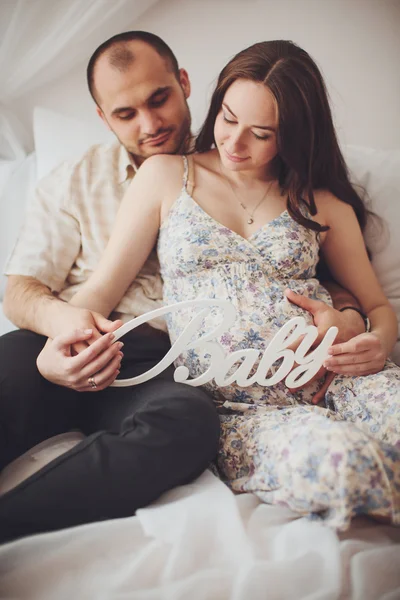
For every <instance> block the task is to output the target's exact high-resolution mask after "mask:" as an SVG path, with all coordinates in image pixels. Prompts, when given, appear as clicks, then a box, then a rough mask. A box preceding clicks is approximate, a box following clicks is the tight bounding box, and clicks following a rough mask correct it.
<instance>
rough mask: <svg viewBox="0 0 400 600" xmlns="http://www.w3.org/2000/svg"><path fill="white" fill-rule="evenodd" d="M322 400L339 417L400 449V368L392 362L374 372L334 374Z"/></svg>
mask: <svg viewBox="0 0 400 600" xmlns="http://www.w3.org/2000/svg"><path fill="white" fill-rule="evenodd" d="M325 400H326V403H327V406H329V407H330V408H332V410H334V411H335V413H336V415H337V416H338V417H339V418H340V419H341V420H344V421H351V422H352V423H355V424H356V425H357V426H358V427H361V428H362V429H363V430H364V431H366V432H367V433H368V434H370V435H372V436H373V437H374V438H376V439H377V440H380V441H382V442H385V443H387V444H391V445H393V446H398V447H399V448H400V367H397V366H396V365H395V364H394V363H392V362H391V361H388V362H387V363H386V366H385V369H384V370H383V371H380V372H379V373H376V374H374V375H367V376H363V377H349V376H344V375H336V377H335V379H334V380H333V382H332V383H331V385H330V386H329V390H328V391H327V393H326V395H325Z"/></svg>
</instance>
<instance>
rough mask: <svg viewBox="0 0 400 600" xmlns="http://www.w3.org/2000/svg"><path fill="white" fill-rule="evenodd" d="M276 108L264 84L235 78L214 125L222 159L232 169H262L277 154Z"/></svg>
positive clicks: (227, 167)
mask: <svg viewBox="0 0 400 600" xmlns="http://www.w3.org/2000/svg"><path fill="white" fill-rule="evenodd" d="M277 127H278V110H277V106H276V102H275V99H274V97H273V95H272V94H271V92H270V91H269V89H268V88H267V87H266V86H265V85H264V84H263V83H257V82H255V81H250V80H248V79H237V80H236V81H235V82H234V83H232V85H231V86H230V87H229V88H228V90H227V92H226V93H225V96H224V99H223V101H222V106H221V110H220V111H219V113H218V115H217V118H216V120H215V125H214V137H215V142H216V145H217V148H218V151H219V153H220V157H221V162H222V164H223V166H224V167H225V168H226V169H229V170H231V171H257V170H258V171H263V170H265V167H267V165H268V164H269V163H270V162H271V161H272V159H273V158H275V156H276V155H277V145H276V132H277Z"/></svg>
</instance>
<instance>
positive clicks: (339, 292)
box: [322, 281, 365, 341]
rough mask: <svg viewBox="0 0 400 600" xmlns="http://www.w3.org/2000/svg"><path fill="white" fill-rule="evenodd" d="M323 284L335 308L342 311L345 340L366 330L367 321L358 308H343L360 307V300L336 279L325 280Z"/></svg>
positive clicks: (342, 330) (342, 327)
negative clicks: (349, 308) (335, 280)
mask: <svg viewBox="0 0 400 600" xmlns="http://www.w3.org/2000/svg"><path fill="white" fill-rule="evenodd" d="M322 285H323V286H324V288H325V289H327V290H328V292H329V294H330V295H331V298H332V304H333V308H334V309H336V311H342V312H341V318H340V321H341V337H342V338H343V341H347V340H350V339H351V338H353V337H355V336H356V335H360V334H361V333H364V332H365V322H364V319H363V318H362V316H361V315H360V314H359V313H358V312H357V311H356V310H343V309H345V308H348V307H353V308H357V309H360V304H359V302H358V300H357V299H356V298H355V297H354V296H353V294H351V293H350V292H348V291H347V290H345V289H344V288H342V287H341V286H340V285H339V284H338V283H335V282H334V281H324V282H322Z"/></svg>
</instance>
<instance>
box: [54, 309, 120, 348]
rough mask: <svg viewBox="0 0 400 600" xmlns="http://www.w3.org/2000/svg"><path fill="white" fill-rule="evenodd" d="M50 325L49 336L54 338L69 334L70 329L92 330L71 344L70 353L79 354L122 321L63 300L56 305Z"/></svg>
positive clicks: (113, 329) (116, 327) (118, 325)
mask: <svg viewBox="0 0 400 600" xmlns="http://www.w3.org/2000/svg"><path fill="white" fill-rule="evenodd" d="M51 325H52V327H51V335H50V336H49V337H50V338H55V337H56V336H58V335H59V334H70V333H71V331H72V330H76V331H78V330H81V331H84V330H85V329H91V330H92V332H93V333H92V335H91V336H88V337H87V338H86V339H82V340H77V341H76V342H75V343H73V344H72V354H79V353H80V352H82V351H83V350H85V349H86V348H87V347H88V346H90V345H91V344H93V342H95V341H96V340H98V339H100V338H101V337H102V334H103V333H111V332H113V331H115V330H116V329H118V327H120V326H121V325H122V321H120V320H117V321H110V320H109V319H106V318H105V317H103V315H101V314H100V313H96V312H94V311H91V310H87V309H85V308H79V307H77V306H72V305H71V304H67V303H65V302H63V303H62V305H61V306H60V307H58V310H57V315H56V316H54V315H53V319H52V321H51Z"/></svg>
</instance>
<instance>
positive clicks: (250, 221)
mask: <svg viewBox="0 0 400 600" xmlns="http://www.w3.org/2000/svg"><path fill="white" fill-rule="evenodd" d="M247 223H248V224H249V225H253V223H254V219H252V218H251V217H250V219H249V220H248V221H247Z"/></svg>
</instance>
